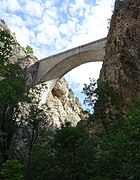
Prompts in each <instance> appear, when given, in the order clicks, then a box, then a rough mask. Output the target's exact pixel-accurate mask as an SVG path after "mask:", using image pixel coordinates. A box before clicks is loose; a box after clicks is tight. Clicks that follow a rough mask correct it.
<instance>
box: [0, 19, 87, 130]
mask: <svg viewBox="0 0 140 180" xmlns="http://www.w3.org/2000/svg"><path fill="white" fill-rule="evenodd" d="M0 29H3V30H5V31H8V32H10V34H11V35H12V36H13V37H14V35H13V34H12V32H11V31H10V29H9V28H8V27H7V26H6V24H5V23H4V22H3V21H0ZM14 39H15V42H16V43H15V45H14V47H13V52H12V56H11V59H10V61H11V62H15V61H16V62H17V61H18V62H19V63H20V64H21V66H22V67H23V68H27V67H29V66H30V65H31V64H33V63H35V62H36V61H38V59H37V58H36V57H35V56H34V55H33V54H31V53H29V52H27V50H26V49H25V48H23V47H21V45H20V44H19V43H18V42H17V40H16V38H15V37H14ZM45 91H47V88H46V89H43V93H45ZM45 104H46V108H45V109H44V111H45V114H46V115H47V121H48V122H50V125H51V127H60V125H61V123H64V122H65V120H67V121H71V123H72V125H73V126H75V125H76V124H77V122H79V121H80V120H83V119H84V117H85V116H84V114H83V110H82V106H81V105H80V102H79V100H78V98H76V97H75V96H74V94H73V92H72V90H71V89H69V87H68V83H67V82H66V81H65V80H64V79H61V80H60V81H59V82H57V84H56V86H55V87H54V89H53V90H52V91H51V93H50V94H49V95H48V97H47V100H46V103H45ZM26 105H27V104H26Z"/></svg>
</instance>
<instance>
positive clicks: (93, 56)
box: [37, 50, 104, 84]
mask: <svg viewBox="0 0 140 180" xmlns="http://www.w3.org/2000/svg"><path fill="white" fill-rule="evenodd" d="M103 56H104V53H103V52H101V50H98V51H97V50H96V51H93V50H92V51H85V52H80V53H77V54H75V55H72V56H70V57H67V58H65V59H63V60H62V61H60V62H59V63H57V64H56V65H55V66H53V67H52V68H51V69H50V70H49V71H48V72H46V74H45V75H44V76H43V77H42V78H41V79H40V80H39V81H38V82H37V84H38V83H40V82H41V83H42V82H46V81H53V80H54V81H57V80H59V79H60V78H62V77H63V76H64V75H65V74H66V73H68V72H69V71H71V70H72V69H74V68H75V67H77V66H79V65H82V64H85V63H88V62H97V61H98V62H99V61H101V62H102V61H103Z"/></svg>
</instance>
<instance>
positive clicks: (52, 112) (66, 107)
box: [46, 79, 85, 127]
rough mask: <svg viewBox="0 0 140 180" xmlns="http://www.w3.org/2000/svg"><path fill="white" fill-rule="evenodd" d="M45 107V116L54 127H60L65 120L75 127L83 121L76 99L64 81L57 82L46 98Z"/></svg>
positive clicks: (83, 117)
mask: <svg viewBox="0 0 140 180" xmlns="http://www.w3.org/2000/svg"><path fill="white" fill-rule="evenodd" d="M46 105H47V107H48V110H47V111H46V113H47V116H48V117H49V119H50V123H51V124H52V125H54V126H57V127H60V125H61V123H64V122H65V120H67V121H70V122H71V123H72V125H73V126H75V125H76V124H77V123H78V122H79V121H80V120H83V119H85V116H84V114H83V112H82V107H81V105H80V102H79V100H78V98H76V97H75V96H74V94H73V92H72V90H70V89H69V88H68V84H67V82H66V81H65V80H64V79H61V80H60V81H58V82H57V84H56V86H55V87H54V89H53V90H52V92H51V93H50V94H49V96H48V98H47V101H46Z"/></svg>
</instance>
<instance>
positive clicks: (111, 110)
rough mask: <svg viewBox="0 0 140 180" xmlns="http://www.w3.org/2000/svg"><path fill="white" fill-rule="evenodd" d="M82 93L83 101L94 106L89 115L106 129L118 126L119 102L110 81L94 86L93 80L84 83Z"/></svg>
mask: <svg viewBox="0 0 140 180" xmlns="http://www.w3.org/2000/svg"><path fill="white" fill-rule="evenodd" d="M83 93H84V94H85V95H86V96H87V97H86V98H85V103H87V104H88V105H89V106H91V107H92V108H94V111H93V114H91V117H92V119H93V120H94V121H96V123H98V124H101V125H102V126H103V128H104V129H105V130H106V132H107V131H108V128H111V129H112V128H116V130H117V129H118V128H119V125H120V124H119V123H120V118H121V116H122V110H121V103H120V100H119V95H118V93H117V92H116V91H115V90H114V88H113V86H112V85H111V82H109V81H104V82H102V83H99V84H98V86H97V87H96V83H95V80H92V79H91V80H90V84H89V85H87V84H85V85H84V88H83Z"/></svg>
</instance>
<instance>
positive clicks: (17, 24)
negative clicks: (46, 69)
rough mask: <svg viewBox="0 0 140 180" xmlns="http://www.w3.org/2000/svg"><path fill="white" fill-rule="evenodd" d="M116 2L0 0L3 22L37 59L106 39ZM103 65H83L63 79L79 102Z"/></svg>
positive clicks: (92, 0)
mask: <svg viewBox="0 0 140 180" xmlns="http://www.w3.org/2000/svg"><path fill="white" fill-rule="evenodd" d="M114 2H115V0H0V19H3V20H4V21H5V22H6V24H7V25H8V27H9V28H10V29H11V31H12V32H14V33H15V34H16V38H17V40H18V42H19V43H20V44H21V45H22V46H23V47H26V46H27V45H30V46H31V47H32V48H33V50H34V55H35V56H37V57H38V59H42V58H44V57H47V56H50V55H53V54H57V53H59V52H62V51H65V50H68V49H70V48H74V47H76V46H79V45H83V44H86V43H89V42H92V41H94V40H97V39H100V38H104V37H106V36H107V33H108V29H109V19H110V18H111V15H112V11H113V8H114ZM101 66H102V63H101V62H94V63H87V64H84V65H81V66H79V67H77V68H75V69H73V70H72V71H70V72H69V73H67V74H66V75H65V76H64V77H65V79H66V80H67V82H68V83H69V87H70V88H71V89H72V90H73V91H74V93H75V95H76V96H77V97H78V98H79V99H80V101H81V104H82V102H83V99H84V96H83V94H81V91H82V89H83V84H84V83H87V84H88V83H89V78H94V79H98V77H99V72H100V69H101Z"/></svg>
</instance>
